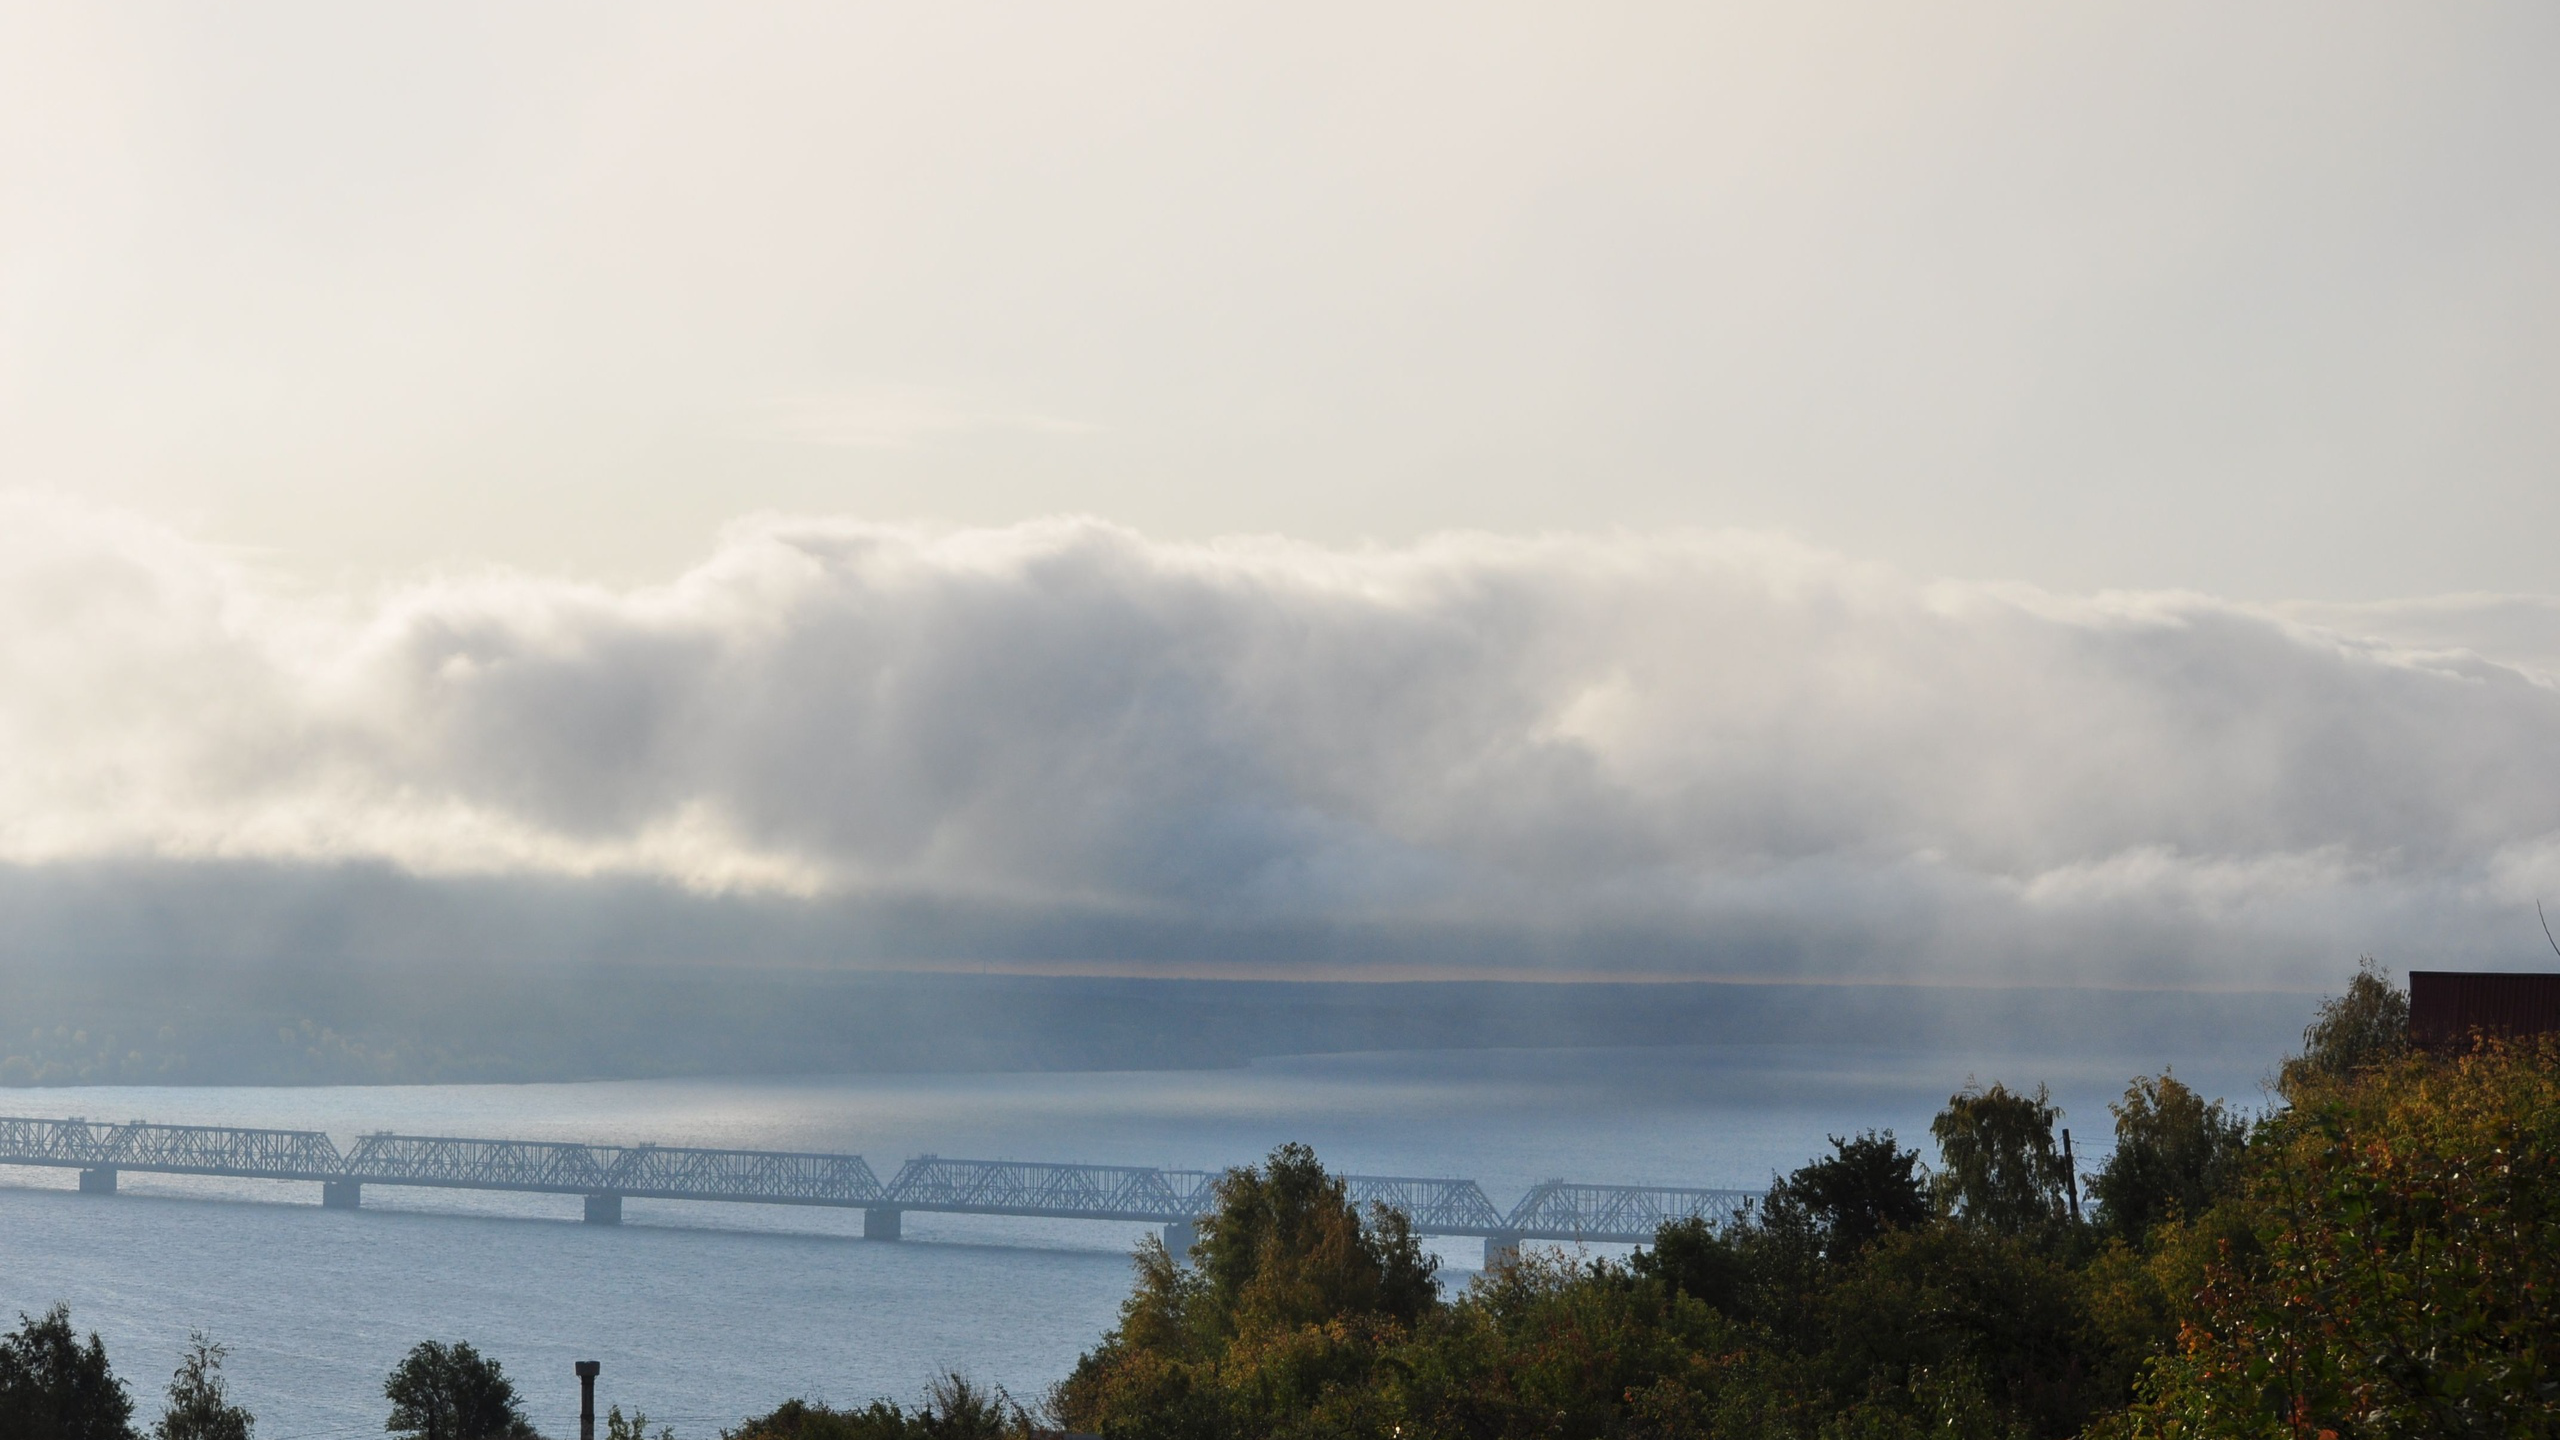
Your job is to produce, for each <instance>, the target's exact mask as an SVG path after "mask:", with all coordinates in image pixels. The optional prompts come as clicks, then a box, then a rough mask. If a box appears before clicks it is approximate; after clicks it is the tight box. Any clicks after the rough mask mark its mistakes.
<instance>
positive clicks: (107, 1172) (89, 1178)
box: [80, 1165, 116, 1195]
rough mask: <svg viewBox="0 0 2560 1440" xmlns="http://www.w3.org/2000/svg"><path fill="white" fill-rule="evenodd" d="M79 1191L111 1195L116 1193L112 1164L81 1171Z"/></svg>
mask: <svg viewBox="0 0 2560 1440" xmlns="http://www.w3.org/2000/svg"><path fill="white" fill-rule="evenodd" d="M80 1193H81V1194H83V1195H113V1194H114V1193H116V1167H114V1166H113V1165H101V1166H99V1167H97V1168H96V1169H94V1170H83V1171H81V1172H80Z"/></svg>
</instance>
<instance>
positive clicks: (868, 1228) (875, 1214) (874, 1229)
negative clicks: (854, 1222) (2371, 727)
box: [862, 1205, 906, 1240]
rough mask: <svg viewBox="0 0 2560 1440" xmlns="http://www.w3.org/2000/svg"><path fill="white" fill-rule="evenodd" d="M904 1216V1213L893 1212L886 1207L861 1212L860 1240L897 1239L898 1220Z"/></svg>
mask: <svg viewBox="0 0 2560 1440" xmlns="http://www.w3.org/2000/svg"><path fill="white" fill-rule="evenodd" d="M904 1214H906V1212H905V1211H903V1210H893V1209H891V1208H889V1207H888V1206H886V1205H878V1206H873V1207H872V1208H870V1209H867V1210H865V1211H863V1212H862V1238H863V1239H865V1240H895V1239H897V1238H898V1225H899V1218H900V1217H901V1216H903V1215H904Z"/></svg>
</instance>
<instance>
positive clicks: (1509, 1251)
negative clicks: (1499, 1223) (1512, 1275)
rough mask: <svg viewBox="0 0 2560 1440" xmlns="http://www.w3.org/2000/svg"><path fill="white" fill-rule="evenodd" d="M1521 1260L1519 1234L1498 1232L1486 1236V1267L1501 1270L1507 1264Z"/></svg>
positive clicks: (1514, 1263) (1513, 1263)
mask: <svg viewBox="0 0 2560 1440" xmlns="http://www.w3.org/2000/svg"><path fill="white" fill-rule="evenodd" d="M1519 1261H1520V1237H1519V1236H1517V1235H1498V1234H1497V1235H1487V1236H1486V1237H1484V1268H1486V1269H1487V1270H1499V1269H1501V1268H1502V1267H1503V1266H1505V1265H1516V1264H1518V1263H1519Z"/></svg>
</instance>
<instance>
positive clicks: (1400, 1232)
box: [1195, 1145, 1439, 1331]
mask: <svg viewBox="0 0 2560 1440" xmlns="http://www.w3.org/2000/svg"><path fill="white" fill-rule="evenodd" d="M1195 1253H1197V1254H1198V1256H1199V1258H1200V1274H1201V1278H1202V1279H1204V1280H1205V1281H1206V1282H1207V1284H1208V1299H1209V1306H1210V1310H1211V1313H1212V1314H1213V1315H1214V1317H1215V1318H1216V1320H1217V1322H1218V1323H1219V1324H1220V1325H1222V1326H1223V1327H1226V1328H1228V1329H1229V1330H1231V1331H1232V1330H1234V1329H1236V1328H1242V1327H1269V1326H1275V1325H1277V1326H1287V1325H1305V1324H1312V1323H1316V1322H1319V1321H1322V1320H1326V1319H1329V1318H1332V1317H1334V1316H1338V1315H1346V1314H1361V1315H1380V1316H1384V1317H1387V1318H1389V1319H1392V1320H1395V1321H1398V1322H1400V1323H1403V1324H1411V1323H1412V1322H1413V1321H1414V1319H1415V1318H1416V1317H1418V1316H1419V1315H1421V1314H1422V1312H1423V1311H1424V1310H1426V1309H1429V1308H1430V1306H1431V1305H1432V1303H1433V1302H1434V1301H1435V1300H1436V1299H1437V1298H1438V1297H1439V1282H1438V1281H1436V1280H1435V1279H1433V1277H1432V1272H1433V1271H1434V1270H1435V1269H1437V1268H1438V1262H1437V1261H1436V1260H1433V1259H1432V1258H1430V1256H1429V1255H1428V1254H1426V1253H1425V1252H1424V1250H1423V1248H1422V1242H1421V1241H1420V1239H1418V1238H1417V1237H1416V1236H1415V1235H1414V1233H1413V1225H1412V1222H1411V1221H1409V1220H1407V1219H1406V1218H1405V1216H1404V1215H1403V1214H1402V1213H1401V1212H1399V1211H1395V1210H1390V1209H1387V1208H1385V1207H1383V1206H1380V1207H1378V1208H1376V1209H1375V1210H1374V1211H1373V1212H1372V1213H1371V1214H1370V1215H1369V1216H1367V1217H1365V1220H1364V1217H1363V1216H1362V1215H1361V1214H1360V1210H1359V1207H1358V1206H1355V1205H1353V1204H1352V1203H1351V1199H1350V1190H1349V1187H1348V1186H1346V1185H1345V1184H1344V1182H1343V1181H1342V1180H1341V1179H1340V1178H1339V1177H1336V1176H1332V1175H1328V1174H1326V1173H1325V1169H1324V1166H1323V1165H1321V1164H1319V1163H1317V1160H1316V1152H1315V1151H1313V1150H1311V1149H1308V1148H1307V1147H1306V1146H1304V1145H1283V1146H1281V1147H1280V1148H1279V1149H1277V1150H1274V1151H1272V1152H1271V1158H1270V1160H1269V1162H1268V1163H1267V1164H1266V1165H1265V1166H1264V1168H1262V1169H1260V1170H1254V1169H1242V1170H1230V1171H1228V1172H1227V1174H1226V1178H1225V1179H1223V1180H1221V1181H1219V1182H1218V1209H1217V1211H1216V1213H1214V1214H1211V1215H1208V1216H1205V1217H1203V1218H1202V1220H1201V1222H1200V1241H1199V1244H1198V1246H1197V1247H1195Z"/></svg>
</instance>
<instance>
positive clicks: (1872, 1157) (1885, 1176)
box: [1771, 1130, 1929, 1260]
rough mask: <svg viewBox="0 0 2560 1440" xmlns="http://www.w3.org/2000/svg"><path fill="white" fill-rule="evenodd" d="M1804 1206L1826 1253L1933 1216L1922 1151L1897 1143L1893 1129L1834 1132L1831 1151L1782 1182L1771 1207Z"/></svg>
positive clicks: (1859, 1245)
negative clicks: (1847, 1136)
mask: <svg viewBox="0 0 2560 1440" xmlns="http://www.w3.org/2000/svg"><path fill="white" fill-rule="evenodd" d="M1786 1202H1792V1203H1794V1204H1796V1205H1799V1206H1802V1207H1803V1209H1804V1211H1805V1213H1806V1215H1807V1217H1808V1218H1809V1219H1811V1221H1812V1222H1813V1224H1814V1226H1815V1228H1816V1230H1817V1232H1818V1233H1819V1234H1820V1236H1821V1239H1822V1249H1823V1253H1824V1254H1826V1255H1828V1256H1830V1257H1831V1258H1833V1259H1835V1260H1836V1259H1845V1258H1846V1257H1848V1256H1851V1255H1855V1254H1857V1253H1858V1252H1859V1251H1861V1250H1863V1249H1865V1248H1866V1247H1867V1246H1869V1245H1871V1244H1873V1243H1875V1241H1876V1240H1877V1239H1878V1238H1880V1237H1882V1236H1883V1234H1884V1233H1885V1232H1886V1231H1888V1230H1908V1229H1910V1228H1912V1227H1913V1226H1915V1225H1920V1224H1924V1223H1926V1222H1927V1220H1928V1219H1929V1190H1928V1184H1927V1182H1926V1181H1925V1180H1924V1179H1923V1178H1922V1176H1921V1173H1920V1152H1919V1151H1917V1150H1904V1149H1902V1148H1900V1147H1899V1146H1897V1145H1896V1144H1895V1143H1894V1138H1893V1132H1892V1131H1890V1130H1887V1131H1884V1132H1882V1133H1878V1132H1876V1131H1873V1130H1870V1131H1868V1132H1867V1133H1865V1134H1863V1135H1860V1136H1859V1137H1857V1138H1856V1139H1854V1140H1844V1139H1842V1138H1840V1137H1839V1136H1837V1135H1834V1136H1832V1137H1831V1153H1830V1154H1829V1155H1826V1156H1824V1157H1822V1158H1821V1159H1818V1160H1815V1161H1813V1162H1812V1163H1810V1164H1808V1165H1806V1166H1804V1167H1803V1168H1801V1169H1799V1170H1797V1171H1796V1172H1795V1173H1794V1174H1793V1175H1790V1176H1788V1177H1787V1178H1786V1179H1784V1180H1781V1181H1779V1182H1778V1184H1777V1186H1776V1188H1775V1190H1774V1191H1773V1192H1772V1194H1771V1208H1772V1209H1775V1208H1777V1207H1778V1206H1779V1205H1780V1204H1782V1203H1786Z"/></svg>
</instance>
